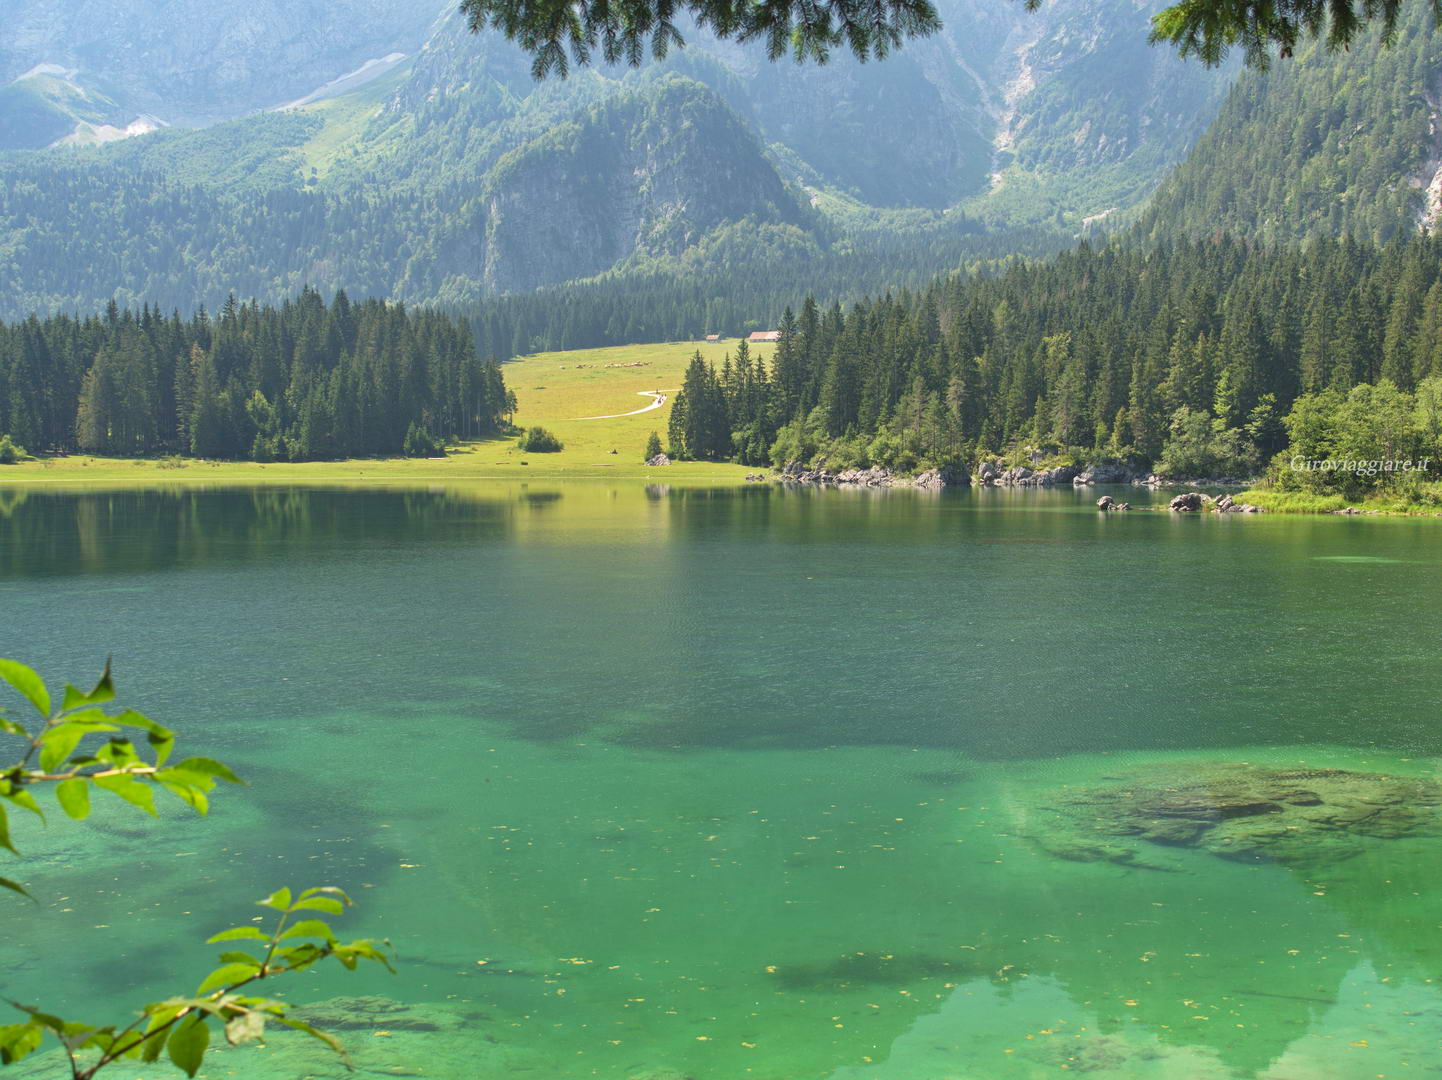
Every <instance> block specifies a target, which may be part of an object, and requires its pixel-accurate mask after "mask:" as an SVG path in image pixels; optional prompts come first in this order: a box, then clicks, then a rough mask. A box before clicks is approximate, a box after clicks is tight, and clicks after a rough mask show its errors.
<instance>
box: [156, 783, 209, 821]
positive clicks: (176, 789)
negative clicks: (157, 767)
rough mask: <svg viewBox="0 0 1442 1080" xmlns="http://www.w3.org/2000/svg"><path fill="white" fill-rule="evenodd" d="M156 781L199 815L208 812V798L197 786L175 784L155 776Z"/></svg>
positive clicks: (202, 815) (203, 815)
mask: <svg viewBox="0 0 1442 1080" xmlns="http://www.w3.org/2000/svg"><path fill="white" fill-rule="evenodd" d="M156 780H157V782H158V783H159V784H160V786H161V787H163V788H164V789H165V790H166V791H168V792H170V793H171V794H172V795H174V796H175V797H176V798H177V799H179V800H180V801H181V802H183V803H185V804H187V805H188V806H189V807H190V808H191V809H192V810H194V811H195V812H196V813H197V814H199V815H200V816H201V817H205V815H206V814H208V813H209V812H210V800H209V799H207V798H206V797H205V792H203V791H201V790H200V789H199V788H194V787H191V786H190V785H189V784H176V783H173V782H172V781H169V780H161V779H159V777H157V778H156Z"/></svg>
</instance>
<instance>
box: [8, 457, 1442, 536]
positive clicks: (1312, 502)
mask: <svg viewBox="0 0 1442 1080" xmlns="http://www.w3.org/2000/svg"><path fill="white" fill-rule="evenodd" d="M499 455H506V456H510V457H512V458H513V460H511V461H498V460H496V457H497V456H499ZM567 456H568V457H569V456H570V455H567ZM551 458H552V456H551V455H545V454H532V455H528V456H524V457H522V456H518V455H517V454H516V453H515V452H514V451H513V450H510V448H509V446H507V445H506V444H501V445H499V446H498V445H496V444H495V443H476V444H470V445H468V446H465V447H461V448H458V449H456V450H454V451H452V452H451V453H449V454H447V455H446V456H445V457H443V458H349V459H345V460H341V461H305V462H255V461H210V460H205V459H184V460H183V461H182V463H180V464H176V463H175V460H174V459H173V458H145V459H140V458H135V459H126V458H103V457H95V456H90V455H71V456H68V457H60V458H39V459H32V460H29V461H23V462H19V463H17V464H14V465H6V466H0V491H5V490H25V489H30V490H37V489H44V488H56V489H62V488H70V487H73V486H75V485H123V486H127V487H129V486H150V487H201V486H216V485H235V486H251V485H265V484H275V485H307V484H317V485H320V484H329V485H338V486H347V485H354V486H366V485H386V486H390V485H396V484H445V483H470V482H487V483H490V482H496V481H502V482H516V481H520V482H523V483H524V482H529V481H542V482H544V481H591V480H626V481H640V482H642V483H647V484H677V485H707V484H709V485H726V486H730V485H734V486H736V487H738V488H741V487H757V486H760V484H774V485H776V486H779V487H799V486H806V487H817V488H824V487H837V486H842V487H846V488H851V489H862V488H873V487H874V488H876V489H878V490H880V489H883V488H884V487H891V486H894V487H897V488H902V487H905V488H912V487H913V486H914V485H913V483H912V480H913V478H910V477H907V478H898V480H899V482H898V483H895V484H894V485H869V484H865V483H842V484H841V485H837V484H835V483H821V484H815V483H812V484H797V483H796V481H795V479H793V478H789V477H786V476H784V475H782V474H780V473H779V472H775V471H768V472H766V473H765V479H764V480H761V481H760V482H759V483H758V480H757V479H756V478H757V476H758V475H759V471H758V470H757V468H756V467H755V466H747V465H736V464H732V463H731V462H715V461H677V462H673V463H672V464H670V465H666V466H649V467H648V466H646V465H645V464H643V463H641V462H636V463H634V464H631V463H629V462H625V463H623V462H585V461H575V460H564V459H562V460H554V459H551ZM548 459H549V460H548ZM522 461H524V462H525V464H522ZM946 487H947V488H949V489H952V490H963V489H965V490H977V491H981V490H990V491H1008V492H1017V491H1066V490H1071V491H1075V492H1077V493H1079V494H1088V495H1090V494H1091V493H1092V492H1097V493H1098V494H1106V493H1109V492H1111V493H1114V492H1115V491H1125V492H1128V493H1130V494H1133V495H1134V494H1135V493H1137V490H1138V488H1137V486H1136V485H1133V484H1130V483H1116V484H1086V485H1072V484H1054V485H1027V484H978V483H975V482H974V481H973V482H972V483H970V484H961V485H946ZM1205 487H1206V485H1203V486H1202V489H1205ZM1202 489H1196V488H1191V487H1187V486H1185V485H1168V486H1167V487H1165V488H1155V489H1153V488H1150V487H1146V488H1143V489H1142V490H1145V491H1148V492H1150V493H1152V494H1153V495H1156V494H1162V493H1165V494H1167V495H1168V496H1169V495H1171V494H1176V493H1180V492H1183V491H1191V490H1202ZM930 490H938V489H934V488H933V489H930ZM1234 498H1235V499H1236V501H1237V502H1239V503H1240V502H1247V503H1253V504H1255V505H1257V506H1259V507H1261V508H1262V510H1263V511H1264V512H1265V513H1266V514H1268V515H1287V516H1313V517H1317V516H1335V517H1392V518H1442V507H1431V506H1426V505H1421V504H1416V503H1404V502H1401V501H1400V500H1399V499H1396V498H1394V499H1391V500H1388V499H1386V498H1385V497H1384V498H1380V499H1376V500H1367V501H1356V500H1352V501H1349V500H1345V499H1343V498H1341V497H1340V496H1332V495H1329V496H1318V495H1306V494H1300V493H1287V492H1275V491H1269V490H1267V489H1264V488H1245V489H1243V490H1241V491H1238V492H1237V493H1236V494H1235V496H1234ZM1088 501H1090V500H1088ZM1134 509H1137V510H1153V511H1157V510H1165V509H1166V505H1165V502H1160V503H1158V504H1153V505H1150V506H1148V505H1145V504H1143V505H1141V506H1134Z"/></svg>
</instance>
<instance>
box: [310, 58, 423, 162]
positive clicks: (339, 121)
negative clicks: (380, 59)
mask: <svg viewBox="0 0 1442 1080" xmlns="http://www.w3.org/2000/svg"><path fill="white" fill-rule="evenodd" d="M414 66H415V61H414V60H413V59H412V60H406V61H404V62H402V63H400V64H397V65H396V66H395V67H394V68H392V69H391V70H390V71H387V72H386V73H385V74H384V75H382V76H380V78H378V79H374V80H372V81H371V82H368V83H366V84H365V85H364V86H362V87H360V88H359V89H356V90H353V91H351V92H350V93H349V94H341V95H339V96H338V97H333V98H326V99H325V100H323V101H316V102H312V103H311V104H309V105H301V106H298V109H299V111H301V112H305V113H310V114H311V115H314V116H319V117H320V118H321V119H322V120H324V121H325V126H324V127H323V128H321V130H320V131H319V132H318V133H317V134H316V135H315V136H314V137H312V138H311V139H309V140H307V141H306V142H305V143H304V144H302V145H301V146H299V147H297V148H296V150H297V152H298V153H299V154H300V156H301V157H302V158H303V159H304V160H305V163H306V166H307V168H313V169H315V170H316V172H317V173H318V174H319V176H320V177H321V178H322V179H324V178H325V177H326V176H327V175H329V173H330V170H331V167H332V166H334V165H335V163H336V162H337V161H338V160H339V159H340V156H341V154H342V153H344V152H345V151H347V150H348V149H349V148H351V147H353V146H356V145H358V144H359V142H360V137H361V135H362V134H363V133H364V132H365V128H366V125H367V124H369V123H370V122H371V119H372V118H373V117H374V116H375V115H376V113H377V112H379V111H380V107H381V106H382V105H384V104H385V102H386V99H387V98H388V97H389V96H390V94H391V92H392V91H393V90H395V88H396V87H398V86H399V85H400V84H401V83H402V82H403V81H404V79H405V76H407V75H408V74H410V71H411V68H413V67H414Z"/></svg>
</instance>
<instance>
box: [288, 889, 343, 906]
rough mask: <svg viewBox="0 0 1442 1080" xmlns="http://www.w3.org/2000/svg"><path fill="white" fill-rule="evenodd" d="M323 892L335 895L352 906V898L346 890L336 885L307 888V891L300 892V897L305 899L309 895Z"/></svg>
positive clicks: (317, 894)
mask: <svg viewBox="0 0 1442 1080" xmlns="http://www.w3.org/2000/svg"><path fill="white" fill-rule="evenodd" d="M322 893H327V894H329V895H331V896H334V897H336V898H338V899H339V900H340V902H341V903H343V904H345V905H346V906H350V903H351V898H350V897H349V896H348V895H346V891H345V890H344V889H337V888H336V887H335V886H334V885H317V886H315V887H314V888H312V889H306V890H305V892H303V893H301V894H300V898H301V899H302V900H304V899H306V898H307V897H311V896H319V895H321V894H322Z"/></svg>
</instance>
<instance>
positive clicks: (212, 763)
mask: <svg viewBox="0 0 1442 1080" xmlns="http://www.w3.org/2000/svg"><path fill="white" fill-rule="evenodd" d="M175 767H176V768H177V769H188V770H189V771H190V772H198V773H204V774H205V775H206V776H214V777H215V778H217V779H219V780H224V781H225V782H226V783H227V784H240V785H242V786H246V784H245V781H244V780H242V779H241V778H240V777H238V776H236V775H235V773H233V772H231V771H230V769H229V768H228V767H227V766H225V765H222V764H221V763H220V762H218V761H216V760H215V759H214V758H208V757H192V758H186V759H185V760H184V761H181V762H177V763H176V766H175Z"/></svg>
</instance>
